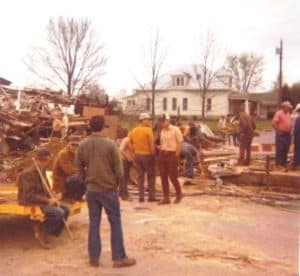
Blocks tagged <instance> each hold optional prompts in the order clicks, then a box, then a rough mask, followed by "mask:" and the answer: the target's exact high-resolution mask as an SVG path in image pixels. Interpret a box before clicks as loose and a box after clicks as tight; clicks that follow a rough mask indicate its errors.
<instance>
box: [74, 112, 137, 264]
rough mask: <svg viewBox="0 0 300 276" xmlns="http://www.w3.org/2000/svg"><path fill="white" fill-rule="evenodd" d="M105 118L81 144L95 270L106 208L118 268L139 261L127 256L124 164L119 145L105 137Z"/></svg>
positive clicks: (80, 163)
mask: <svg viewBox="0 0 300 276" xmlns="http://www.w3.org/2000/svg"><path fill="white" fill-rule="evenodd" d="M104 123H105V122H104V117H103V116H94V117H92V118H91V120H90V129H91V131H92V134H91V135H90V136H88V137H86V138H85V139H84V140H83V141H81V142H80V144H79V147H78V151H77V160H76V162H77V165H78V167H79V170H80V173H81V176H82V177H83V179H84V182H85V185H86V188H87V195H86V198H87V203H88V209H89V221H90V223H89V236H88V251H89V257H90V265H91V266H99V258H100V254H101V239H100V234H99V228H100V222H101V214H102V207H103V208H104V210H105V212H106V214H107V216H108V221H109V223H110V225H111V250H112V259H113V266H114V267H124V266H131V265H134V264H135V263H136V261H135V259H131V258H128V257H127V256H126V253H125V248H124V241H123V231H122V223H121V213H120V202H119V197H118V191H117V187H118V183H119V181H120V180H121V177H122V163H121V159H120V154H119V150H118V147H117V145H116V143H115V142H114V141H113V140H111V139H109V138H106V137H104V136H102V135H101V130H102V129H103V126H104Z"/></svg>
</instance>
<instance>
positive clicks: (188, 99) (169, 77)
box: [121, 65, 276, 118]
mask: <svg viewBox="0 0 300 276" xmlns="http://www.w3.org/2000/svg"><path fill="white" fill-rule="evenodd" d="M201 92H202V91H201V90H200V89H199V84H198V81H197V77H196V75H195V72H194V66H193V65H190V66H185V67H183V68H179V69H177V70H174V71H171V72H169V73H168V74H165V75H163V76H161V77H160V78H159V80H158V83H157V86H156V94H155V114H156V115H159V114H162V113H164V112H167V113H169V114H170V115H174V116H177V115H178V114H180V115H181V116H198V117H199V116H201V114H202V98H201ZM263 95H264V96H263ZM274 99H275V101H273V97H271V94H270V93H269V94H268V95H267V96H266V93H262V94H260V93H249V94H246V93H241V92H237V91H234V90H233V88H232V76H231V75H230V74H229V73H228V72H225V71H220V72H219V73H218V74H217V76H216V78H215V80H214V81H213V82H212V83H211V85H210V87H209V89H208V91H207V94H206V101H205V116H206V117H207V118H216V117H219V116H221V115H226V114H229V113H231V114H234V113H236V112H237V111H238V109H239V106H240V105H241V104H244V105H245V107H246V110H247V111H248V112H250V111H252V112H256V113H257V115H258V116H259V117H262V118H266V117H267V114H268V113H269V112H272V111H273V109H274V108H276V96H275V97H274ZM121 100H122V106H123V113H124V114H128V115H137V114H139V113H140V112H145V111H147V112H151V110H152V108H151V88H150V87H147V86H146V87H145V88H144V89H135V90H134V93H133V95H130V96H126V97H123V98H122V99H121Z"/></svg>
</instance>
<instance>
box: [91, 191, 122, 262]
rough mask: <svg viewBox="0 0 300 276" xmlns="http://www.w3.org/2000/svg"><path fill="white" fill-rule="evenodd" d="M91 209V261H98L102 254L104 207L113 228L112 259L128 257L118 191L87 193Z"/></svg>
mask: <svg viewBox="0 0 300 276" xmlns="http://www.w3.org/2000/svg"><path fill="white" fill-rule="evenodd" d="M87 203H88V208H89V220H90V225H89V237H88V251H89V257H90V260H91V261H98V260H99V258H100V254H101V238H100V231H99V230H100V229H99V228H100V223H101V214H102V207H103V208H104V210H105V212H106V215H107V217H108V221H109V223H110V227H111V235H110V237H111V239H110V242H111V251H112V259H113V260H120V259H123V258H124V257H125V256H126V253H125V248H124V242H123V231H122V223H121V212H120V203H119V198H118V193H117V189H111V190H108V191H105V192H101V193H100V192H91V191H88V192H87Z"/></svg>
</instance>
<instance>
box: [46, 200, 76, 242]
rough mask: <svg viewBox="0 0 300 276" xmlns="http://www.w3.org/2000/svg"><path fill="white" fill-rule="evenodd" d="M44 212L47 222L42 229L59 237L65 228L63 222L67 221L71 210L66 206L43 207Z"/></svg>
mask: <svg viewBox="0 0 300 276" xmlns="http://www.w3.org/2000/svg"><path fill="white" fill-rule="evenodd" d="M41 210H42V212H43V213H44V214H45V217H46V219H45V221H44V222H43V223H42V228H43V229H44V230H45V231H46V232H47V233H48V234H50V235H55V236H58V235H59V234H60V232H61V230H62V229H63V228H64V222H63V220H64V219H65V220H67V219H68V216H69V213H70V210H69V208H68V207H67V206H65V205H60V206H50V205H45V206H41Z"/></svg>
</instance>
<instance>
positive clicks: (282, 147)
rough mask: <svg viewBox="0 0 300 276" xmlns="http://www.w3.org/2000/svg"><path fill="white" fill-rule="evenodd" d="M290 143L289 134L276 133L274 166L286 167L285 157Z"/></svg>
mask: <svg viewBox="0 0 300 276" xmlns="http://www.w3.org/2000/svg"><path fill="white" fill-rule="evenodd" d="M290 143H291V135H290V133H282V134H281V133H278V132H277V133H276V136H275V145H276V166H286V163H287V156H288V152H289V148H290Z"/></svg>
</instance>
